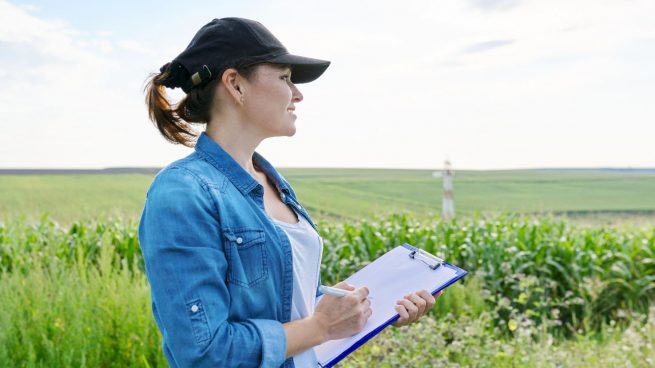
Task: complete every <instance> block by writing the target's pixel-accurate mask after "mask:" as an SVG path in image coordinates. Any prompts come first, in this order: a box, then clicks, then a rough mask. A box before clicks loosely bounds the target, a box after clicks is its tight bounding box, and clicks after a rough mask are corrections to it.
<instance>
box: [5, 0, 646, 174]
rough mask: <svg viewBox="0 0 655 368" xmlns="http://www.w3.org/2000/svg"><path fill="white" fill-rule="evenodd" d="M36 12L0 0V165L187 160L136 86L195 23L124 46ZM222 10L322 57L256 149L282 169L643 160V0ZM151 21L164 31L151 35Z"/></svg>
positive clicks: (192, 18) (194, 19)
mask: <svg viewBox="0 0 655 368" xmlns="http://www.w3.org/2000/svg"><path fill="white" fill-rule="evenodd" d="M42 13H43V10H41V11H39V12H38V13H34V11H32V10H30V11H27V10H25V9H24V8H21V7H18V6H14V5H11V4H10V3H7V2H3V1H2V0H0V48H2V50H3V51H2V52H1V53H0V77H3V79H6V80H5V81H4V83H3V85H2V86H1V87H0V115H1V116H3V117H7V120H3V121H1V122H0V124H2V125H3V133H4V132H9V133H10V134H7V135H5V134H3V135H2V136H0V147H2V149H0V167H2V166H30V167H34V166H53V167H62V166H66V167H71V166H77V167H101V166H134V165H145V166H154V165H164V164H166V163H167V162H170V161H171V160H172V159H173V158H175V157H179V155H181V154H183V153H184V152H188V150H186V149H183V148H180V147H174V146H170V145H167V144H166V143H164V142H163V140H162V139H161V138H160V137H159V136H158V135H157V132H156V131H155V129H154V128H153V127H152V126H151V125H149V124H148V121H147V117H146V112H145V108H144V105H143V94H142V91H141V89H142V87H143V85H142V83H143V80H144V78H145V77H146V76H147V75H148V73H150V72H152V71H156V70H157V69H158V68H159V66H161V65H162V64H164V63H165V62H167V61H170V60H171V59H172V58H173V57H174V56H175V55H177V54H178V53H179V52H180V51H182V49H183V48H184V47H185V46H186V44H187V42H188V40H189V39H190V37H191V36H192V35H193V31H191V30H190V29H192V28H193V29H194V30H195V29H197V28H199V27H200V26H201V25H203V24H204V22H206V21H207V16H206V15H203V14H193V15H185V14H175V15H172V14H171V15H170V17H171V18H164V17H159V18H156V19H155V18H153V19H145V20H144V22H143V27H142V28H141V29H139V30H138V31H135V32H134V38H133V39H129V36H128V38H125V37H124V36H118V35H116V36H115V35H114V32H113V30H111V29H109V30H97V31H95V30H91V31H89V30H85V31H81V30H79V29H77V28H75V27H73V26H72V25H71V24H70V23H68V22H67V21H65V20H58V19H50V18H47V17H46V14H42ZM221 13H236V14H231V15H236V16H244V17H247V18H253V19H258V20H260V21H261V22H262V23H263V24H265V25H266V26H267V27H269V28H270V29H271V30H272V31H273V32H274V34H276V36H278V38H279V39H280V40H281V41H282V42H283V43H284V44H285V45H286V46H287V47H288V48H289V49H290V51H292V52H294V53H298V54H301V55H307V56H312V57H318V58H326V59H328V60H332V62H333V64H332V65H331V67H330V69H329V70H328V71H327V73H326V74H325V75H324V76H323V77H322V78H321V79H320V80H319V81H317V82H316V83H311V84H308V85H301V86H300V89H301V90H302V92H303V93H304V95H305V100H304V101H303V102H302V103H301V104H299V105H298V110H297V111H298V115H299V119H298V121H297V125H298V133H297V135H296V136H295V137H293V138H292V139H273V140H271V141H267V142H264V143H263V144H262V146H261V149H260V150H261V151H262V152H263V153H264V154H266V155H267V156H268V158H269V159H271V161H272V162H274V163H275V164H277V165H279V166H355V167H362V166H369V167H405V168H414V167H424V168H427V167H435V166H438V165H440V164H441V163H442V161H443V158H444V156H445V155H446V154H449V155H450V157H451V158H452V160H453V161H454V163H455V165H456V166H458V167H462V166H464V167H470V168H504V167H517V166H520V167H530V166H607V165H609V164H613V165H632V166H655V151H653V150H652V149H650V147H651V146H652V145H651V143H650V141H649V138H648V137H652V136H655V128H654V127H653V126H652V123H651V122H652V121H653V120H655V111H654V110H653V108H652V107H651V106H652V103H650V102H649V95H651V94H652V92H651V91H652V90H653V86H654V85H655V66H654V65H655V51H653V48H652V45H653V40H655V23H654V22H653V20H652V14H655V2H652V1H650V0H644V1H630V2H625V1H614V0H608V1H592V0H576V1H565V0H557V1H555V0H553V1H548V2H543V1H536V0H528V1H521V2H517V1H502V0H501V1H480V0H478V1H476V0H471V1H468V2H462V1H459V0H449V1H439V2H435V1H427V0H426V1H415V2H414V1H413V2H399V1H370V0H369V1H361V2H347V1H335V2H329V3H328V2H325V3H320V4H318V3H314V2H307V3H306V2H302V3H301V2H297V1H289V2H275V3H271V2H266V3H257V6H254V7H253V8H252V9H248V10H244V11H243V12H242V13H239V12H237V11H234V12H232V11H231V10H230V9H228V8H225V9H223V8H221ZM289 14H294V16H293V17H290V16H289ZM175 17H179V18H180V19H184V22H174V19H177V18H175ZM151 22H161V23H162V24H165V23H167V22H168V24H171V26H170V27H169V29H168V30H166V32H165V33H161V31H160V32H159V34H148V29H149V28H150V25H152V24H153V23H151ZM176 23H179V24H180V25H176ZM191 25H193V26H191ZM649 40H650V41H649ZM472 49H475V50H482V49H484V51H480V52H463V51H466V50H472ZM172 95H173V96H175V97H177V98H179V96H180V95H179V93H178V92H177V91H174V92H173V93H172ZM9 121H11V124H9V123H8V122H9ZM6 125H7V126H8V127H7V126H6ZM618 126H620V127H621V129H618V128H617V127H618ZM607 147H613V149H611V150H610V149H608V148H607ZM8 152H9V154H8ZM299 152H302V153H303V154H298V153H299ZM326 152H329V154H326Z"/></svg>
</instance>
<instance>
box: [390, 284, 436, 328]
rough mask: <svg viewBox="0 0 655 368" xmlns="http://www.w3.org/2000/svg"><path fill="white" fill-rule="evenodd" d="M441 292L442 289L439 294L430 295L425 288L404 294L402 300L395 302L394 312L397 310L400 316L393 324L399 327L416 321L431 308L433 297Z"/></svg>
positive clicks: (433, 301)
mask: <svg viewBox="0 0 655 368" xmlns="http://www.w3.org/2000/svg"><path fill="white" fill-rule="evenodd" d="M442 293H443V291H440V292H439V294H437V295H435V296H432V295H431V294H430V293H429V292H427V291H426V290H421V291H417V292H415V293H411V294H409V295H405V298H404V299H403V300H398V301H397V302H396V312H398V314H399V315H400V318H398V320H397V321H396V322H394V323H393V325H394V326H396V327H400V326H406V325H408V324H410V323H414V322H416V321H417V320H418V319H419V318H421V317H423V316H424V315H425V314H426V313H427V312H429V311H430V309H432V307H433V306H434V303H435V299H436V298H438V297H439V296H441V294H442Z"/></svg>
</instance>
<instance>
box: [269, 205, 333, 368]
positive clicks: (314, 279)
mask: <svg viewBox="0 0 655 368" xmlns="http://www.w3.org/2000/svg"><path fill="white" fill-rule="evenodd" d="M298 218H299V219H300V221H299V222H298V223H296V224H289V223H287V222H283V221H279V220H276V219H273V221H274V222H275V224H276V225H278V226H279V227H280V228H281V229H282V230H284V232H285V233H286V234H287V237H288V238H289V242H290V243H291V250H292V254H293V296H292V298H291V320H292V321H293V320H297V319H302V318H305V317H307V316H310V315H311V314H312V313H314V305H315V302H316V287H317V286H318V278H319V274H320V266H321V256H322V254H323V239H321V236H320V235H319V234H318V232H316V230H314V228H313V227H312V225H311V224H310V223H309V222H307V220H306V219H305V218H304V217H303V216H302V215H301V214H298ZM293 362H294V365H295V366H296V367H297V368H308V367H311V368H316V367H318V360H317V358H316V353H314V349H313V348H312V349H308V350H305V351H303V352H301V353H298V354H296V355H294V356H293Z"/></svg>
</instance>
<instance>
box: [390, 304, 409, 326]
mask: <svg viewBox="0 0 655 368" xmlns="http://www.w3.org/2000/svg"><path fill="white" fill-rule="evenodd" d="M395 309H396V312H398V315H399V316H400V317H398V319H397V320H396V322H394V324H393V325H394V326H396V327H400V326H404V325H405V324H406V323H407V321H408V320H409V313H408V312H407V309H405V306H403V305H396V307H395Z"/></svg>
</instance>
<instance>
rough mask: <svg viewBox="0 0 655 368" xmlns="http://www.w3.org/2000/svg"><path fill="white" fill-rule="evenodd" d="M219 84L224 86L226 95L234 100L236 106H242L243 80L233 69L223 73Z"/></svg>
mask: <svg viewBox="0 0 655 368" xmlns="http://www.w3.org/2000/svg"><path fill="white" fill-rule="evenodd" d="M221 83H223V85H224V86H225V89H226V90H227V92H228V94H229V95H230V96H231V97H232V98H233V99H234V102H235V103H237V104H241V105H242V104H243V103H244V102H245V98H244V92H245V87H244V78H243V77H242V76H241V75H239V72H237V70H236V69H234V68H229V69H227V70H226V71H225V72H223V76H222V77H221Z"/></svg>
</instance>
